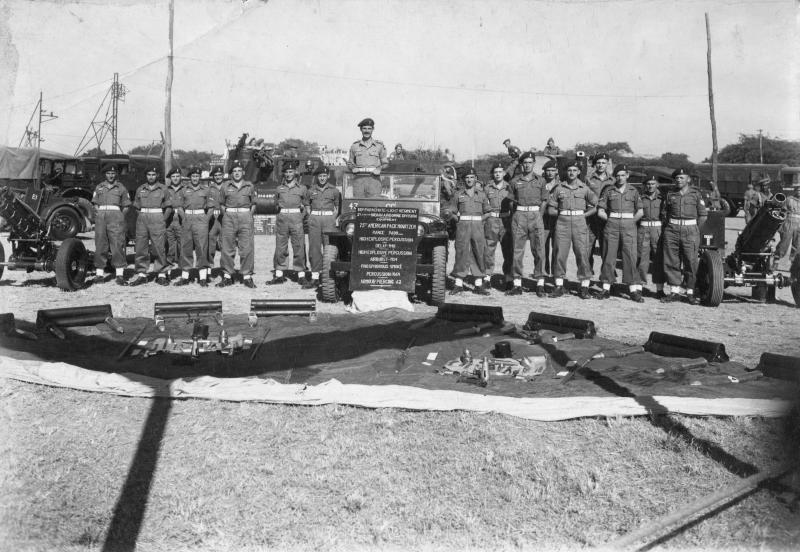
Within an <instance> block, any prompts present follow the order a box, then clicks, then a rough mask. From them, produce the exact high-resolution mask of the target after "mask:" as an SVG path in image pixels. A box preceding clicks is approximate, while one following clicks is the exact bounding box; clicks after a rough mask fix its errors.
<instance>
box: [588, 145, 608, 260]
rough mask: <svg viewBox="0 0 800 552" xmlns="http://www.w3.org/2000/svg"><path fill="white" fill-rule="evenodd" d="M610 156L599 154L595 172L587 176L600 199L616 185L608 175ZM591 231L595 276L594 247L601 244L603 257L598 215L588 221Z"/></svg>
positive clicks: (601, 232) (590, 254)
mask: <svg viewBox="0 0 800 552" xmlns="http://www.w3.org/2000/svg"><path fill="white" fill-rule="evenodd" d="M608 162H609V158H608V154H605V153H598V154H597V155H595V156H594V158H593V166H594V170H593V171H592V172H591V174H589V175H587V176H586V185H587V186H589V188H590V189H591V190H592V192H594V195H595V197H598V198H599V197H600V195H601V194H602V193H603V190H605V189H606V187H608V186H613V185H614V177H613V176H611V175H610V174H609V173H608ZM586 222H587V224H588V229H589V243H588V244H587V246H588V253H589V271H590V272H592V273H593V274H594V246H595V243H598V242H599V244H600V257H601V258H602V256H603V220H602V219H600V217H598V216H597V215H592V216H590V217H588V218H587V219H586Z"/></svg>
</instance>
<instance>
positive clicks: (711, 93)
mask: <svg viewBox="0 0 800 552" xmlns="http://www.w3.org/2000/svg"><path fill="white" fill-rule="evenodd" d="M706 43H707V44H708V54H707V56H706V57H707V64H708V109H709V111H710V113H711V180H713V181H714V183H718V182H717V151H718V146H717V120H716V119H715V118H714V88H713V86H712V79H711V24H710V23H709V22H708V12H706Z"/></svg>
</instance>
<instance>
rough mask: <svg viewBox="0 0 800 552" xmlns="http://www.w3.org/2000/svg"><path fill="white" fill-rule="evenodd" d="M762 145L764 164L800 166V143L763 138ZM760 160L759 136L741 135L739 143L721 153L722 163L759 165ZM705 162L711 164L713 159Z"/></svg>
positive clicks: (728, 146) (729, 145)
mask: <svg viewBox="0 0 800 552" xmlns="http://www.w3.org/2000/svg"><path fill="white" fill-rule="evenodd" d="M761 144H762V147H763V150H764V163H786V164H787V165H800V141H797V140H782V139H781V138H771V137H769V136H763V137H762V139H761ZM760 159H761V157H760V152H759V145H758V135H757V134H740V135H739V141H738V142H737V143H735V144H728V145H727V146H725V147H724V148H722V149H721V150H720V152H719V162H720V163H759V162H760ZM703 162H704V163H710V162H711V158H710V157H709V158H706V159H705V160H704V161H703Z"/></svg>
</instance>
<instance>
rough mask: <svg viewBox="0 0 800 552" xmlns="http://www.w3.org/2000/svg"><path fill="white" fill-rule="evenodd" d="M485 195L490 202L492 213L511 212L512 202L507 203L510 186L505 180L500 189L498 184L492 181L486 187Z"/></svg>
mask: <svg viewBox="0 0 800 552" xmlns="http://www.w3.org/2000/svg"><path fill="white" fill-rule="evenodd" d="M483 193H485V194H486V199H488V200H489V207H490V208H491V210H492V211H494V212H496V213H508V212H510V210H511V202H510V201H506V198H507V197H508V194H509V190H508V184H507V183H506V181H505V180H503V181H502V182H500V186H499V187H498V186H497V184H496V183H495V182H494V181H492V182H490V183H489V184H487V185H486V187H485V188H484V189H483Z"/></svg>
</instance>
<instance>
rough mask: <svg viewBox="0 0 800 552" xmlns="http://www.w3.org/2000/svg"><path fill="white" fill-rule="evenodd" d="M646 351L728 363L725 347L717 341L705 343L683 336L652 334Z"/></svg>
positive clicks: (661, 354)
mask: <svg viewBox="0 0 800 552" xmlns="http://www.w3.org/2000/svg"><path fill="white" fill-rule="evenodd" d="M644 350H645V351H649V352H651V353H654V354H656V355H660V356H670V357H686V358H696V357H699V356H701V357H703V358H705V359H706V360H707V361H709V362H728V361H729V360H730V358H728V353H726V352H725V345H723V344H722V343H717V342H715V341H704V340H702V339H694V338H691V337H683V336H681V335H672V334H665V333H661V332H650V337H649V338H648V340H647V343H645V344H644Z"/></svg>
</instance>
